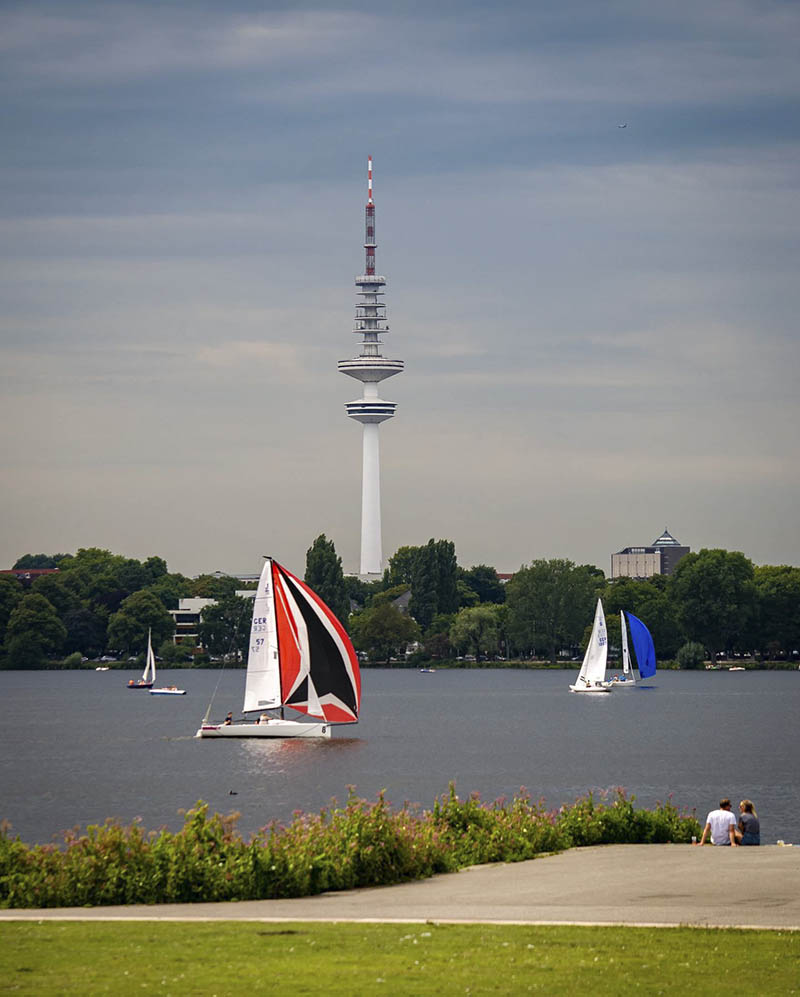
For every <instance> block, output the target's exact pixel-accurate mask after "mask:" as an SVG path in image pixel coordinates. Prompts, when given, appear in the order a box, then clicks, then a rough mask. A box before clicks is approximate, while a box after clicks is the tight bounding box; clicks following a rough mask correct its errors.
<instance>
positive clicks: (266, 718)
mask: <svg viewBox="0 0 800 997" xmlns="http://www.w3.org/2000/svg"><path fill="white" fill-rule="evenodd" d="M258 722H259V723H260V724H268V723H269V713H262V714H261V716H260V717H259V718H258Z"/></svg>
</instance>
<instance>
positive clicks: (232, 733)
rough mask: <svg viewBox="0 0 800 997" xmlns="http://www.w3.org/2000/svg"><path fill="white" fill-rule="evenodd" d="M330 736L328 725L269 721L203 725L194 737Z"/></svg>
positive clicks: (300, 721) (299, 721)
mask: <svg viewBox="0 0 800 997" xmlns="http://www.w3.org/2000/svg"><path fill="white" fill-rule="evenodd" d="M330 736H331V724H329V723H304V722H303V721H302V720H278V719H276V720H270V721H269V723H261V724H260V723H256V722H255V721H253V723H246V722H243V723H234V724H206V723H204V724H203V725H202V726H201V727H200V729H199V730H198V731H197V733H196V734H195V737H324V738H329V737H330Z"/></svg>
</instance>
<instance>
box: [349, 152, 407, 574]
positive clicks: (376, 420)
mask: <svg viewBox="0 0 800 997" xmlns="http://www.w3.org/2000/svg"><path fill="white" fill-rule="evenodd" d="M376 246H377V242H376V241H375V203H374V201H373V199H372V156H370V157H369V160H368V171H367V207H366V212H365V233H364V252H365V257H366V258H365V265H364V273H363V274H362V275H361V276H359V277H356V280H355V283H356V287H357V288H358V294H359V295H361V299H362V300H361V301H360V302H358V303H357V304H356V318H355V325H354V326H353V332H354V333H355V334H356V335H359V336H361V344H360V345H361V352H360V353H359V354H358V356H356V357H354V358H353V359H352V360H340V361H339V370H340V371H341V372H342V373H343V374H347V375H348V376H349V377H354V378H355V379H356V380H357V381H361V383H362V385H363V390H362V395H361V398H357V399H356V400H355V401H352V402H348V403H347V405H346V406H345V408H346V409H347V414H348V416H349V417H350V418H351V419H355V420H356V422H360V423H361V424H362V425H363V427H364V432H363V447H364V453H363V464H362V483H361V572H360V573H361V575H362V576H379V575H380V574H381V572H382V570H383V551H382V545H381V467H380V439H379V436H378V427H379V425H380V423H382V422H385V421H386V420H387V419H391V418H392V416H393V415H394V411H395V408H396V407H397V406H396V404H395V403H394V402H387V401H384V399H382V398H381V397H380V395H379V393H378V385H379V384H380V382H381V381H383V380H384V379H385V378H387V377H391V376H392V375H393V374H399V373H400V372H401V371H402V370H403V361H402V360H387V359H386V357H384V356H382V354H381V345H382V340H381V338H380V336H381V333H386V332H388V331H389V326H388V325H387V323H386V305H385V304H384V303H383V302H382V301H381V300H380V298H381V297H382V295H383V288H384V287H385V285H386V278H385V277H379V276H377V275H376V273H375V249H376Z"/></svg>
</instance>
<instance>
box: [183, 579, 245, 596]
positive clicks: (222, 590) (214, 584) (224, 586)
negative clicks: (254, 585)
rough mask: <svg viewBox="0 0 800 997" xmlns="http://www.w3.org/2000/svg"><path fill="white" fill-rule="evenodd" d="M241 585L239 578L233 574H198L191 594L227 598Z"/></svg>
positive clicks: (234, 593)
mask: <svg viewBox="0 0 800 997" xmlns="http://www.w3.org/2000/svg"><path fill="white" fill-rule="evenodd" d="M240 587H241V586H240V584H239V579H238V578H234V577H232V576H231V575H198V577H197V578H195V579H194V581H193V582H192V591H191V593H190V594H191V595H192V596H194V597H195V598H196V599H227V598H228V597H229V596H233V595H236V590H237V589H238V588H240Z"/></svg>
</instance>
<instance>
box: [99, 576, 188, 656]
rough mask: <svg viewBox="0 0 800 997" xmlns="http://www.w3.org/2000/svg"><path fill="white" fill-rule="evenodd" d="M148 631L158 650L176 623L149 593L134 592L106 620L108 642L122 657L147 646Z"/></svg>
mask: <svg viewBox="0 0 800 997" xmlns="http://www.w3.org/2000/svg"><path fill="white" fill-rule="evenodd" d="M148 630H151V631H152V642H153V645H154V646H156V647H157V646H158V645H159V644H160V643H161V641H163V640H166V639H167V638H168V637H171V636H172V634H173V633H174V632H175V622H174V620H173V619H172V617H171V616H170V615H169V613H168V612H167V611H166V609H164V604H163V603H162V602H161V600H160V599H159V598H158V597H157V596H155V595H153V593H152V592H147V591H139V592H134V593H133V594H132V595H129V596H128V597H127V599H125V600H124V601H123V603H122V605H121V606H120V608H119V610H118V611H117V612H116V613H114V614H113V615H112V616H111V618H110V619H109V621H108V642H109V644H110V645H111V647H113V648H115V649H116V650H119V651H122V652H123V653H125V654H130V653H137V654H138V653H139V652H141V650H142V648H144V647H145V646H146V645H147V632H148Z"/></svg>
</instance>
